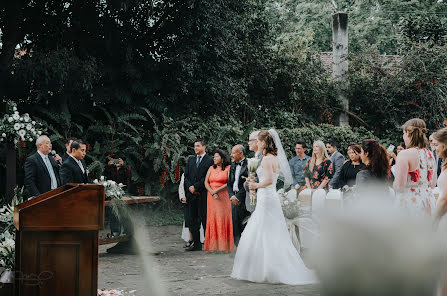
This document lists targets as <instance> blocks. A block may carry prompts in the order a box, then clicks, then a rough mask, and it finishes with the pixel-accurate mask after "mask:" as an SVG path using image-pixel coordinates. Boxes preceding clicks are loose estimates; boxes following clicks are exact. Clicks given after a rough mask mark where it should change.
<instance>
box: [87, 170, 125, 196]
mask: <svg viewBox="0 0 447 296" xmlns="http://www.w3.org/2000/svg"><path fill="white" fill-rule="evenodd" d="M93 183H94V184H98V185H102V186H104V187H105V189H106V192H105V195H106V200H115V199H122V198H123V197H124V194H125V193H124V190H123V187H124V186H125V185H123V184H122V183H119V184H117V183H116V182H115V181H113V180H106V179H105V178H104V176H101V178H99V180H98V179H95V180H93Z"/></svg>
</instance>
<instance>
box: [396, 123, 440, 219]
mask: <svg viewBox="0 0 447 296" xmlns="http://www.w3.org/2000/svg"><path fill="white" fill-rule="evenodd" d="M402 130H403V139H404V142H405V146H406V147H407V149H406V150H404V151H402V152H400V153H399V154H398V155H397V160H396V165H395V166H394V169H395V179H394V184H393V187H394V189H395V191H396V202H397V204H398V205H399V206H400V207H402V208H404V209H407V210H408V211H409V212H410V214H412V215H416V216H420V215H424V214H425V215H431V214H432V211H434V208H435V203H436V201H435V198H434V195H433V193H432V188H434V187H435V186H436V178H437V176H436V162H435V158H434V157H433V154H432V153H431V152H430V150H428V140H427V137H426V135H425V134H426V132H427V129H426V126H425V122H424V121H423V120H422V119H419V118H413V119H410V120H408V121H407V122H406V123H405V124H404V125H403V126H402Z"/></svg>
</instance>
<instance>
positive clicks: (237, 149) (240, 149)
mask: <svg viewBox="0 0 447 296" xmlns="http://www.w3.org/2000/svg"><path fill="white" fill-rule="evenodd" d="M244 154H245V148H244V146H242V145H241V144H237V145H234V146H233V149H231V158H232V159H233V161H235V162H240V161H241V160H242V159H244Z"/></svg>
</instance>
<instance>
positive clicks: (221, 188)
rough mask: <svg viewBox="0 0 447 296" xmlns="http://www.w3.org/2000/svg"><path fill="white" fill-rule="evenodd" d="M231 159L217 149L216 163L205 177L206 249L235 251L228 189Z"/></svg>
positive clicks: (215, 154)
mask: <svg viewBox="0 0 447 296" xmlns="http://www.w3.org/2000/svg"><path fill="white" fill-rule="evenodd" d="M229 170H230V160H229V158H228V155H227V153H225V151H223V150H220V149H217V150H216V153H214V165H213V166H211V167H210V168H209V170H208V173H207V174H206V177H205V187H206V189H207V190H208V196H207V213H206V220H207V222H206V232H205V249H204V250H205V251H222V252H232V251H234V239H233V221H232V218H231V201H230V197H229V196H228V191H227V180H228V172H229Z"/></svg>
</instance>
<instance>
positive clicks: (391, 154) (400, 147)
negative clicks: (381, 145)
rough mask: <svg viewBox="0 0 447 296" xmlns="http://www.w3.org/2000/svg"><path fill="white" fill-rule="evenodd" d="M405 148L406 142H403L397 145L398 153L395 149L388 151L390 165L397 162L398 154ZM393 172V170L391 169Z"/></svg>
mask: <svg viewBox="0 0 447 296" xmlns="http://www.w3.org/2000/svg"><path fill="white" fill-rule="evenodd" d="M403 150H405V143H403V142H401V143H399V144H398V145H397V147H396V153H394V152H393V151H387V152H388V155H389V158H390V166H391V167H392V166H394V165H395V164H396V159H397V155H398V154H399V152H401V151H403ZM391 172H392V171H391Z"/></svg>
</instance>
